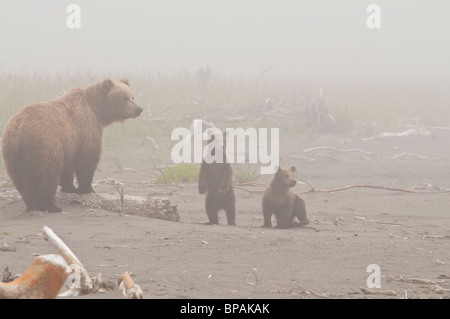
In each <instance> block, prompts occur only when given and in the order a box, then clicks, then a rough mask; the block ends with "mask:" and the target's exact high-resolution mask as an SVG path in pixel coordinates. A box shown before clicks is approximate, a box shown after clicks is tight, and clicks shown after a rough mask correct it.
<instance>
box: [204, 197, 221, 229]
mask: <svg viewBox="0 0 450 319" xmlns="http://www.w3.org/2000/svg"><path fill="white" fill-rule="evenodd" d="M205 208H206V215H207V216H208V220H209V222H208V223H207V224H208V225H213V224H219V203H218V199H217V198H215V197H213V196H209V194H207V195H206V202H205Z"/></svg>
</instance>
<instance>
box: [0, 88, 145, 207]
mask: <svg viewBox="0 0 450 319" xmlns="http://www.w3.org/2000/svg"><path fill="white" fill-rule="evenodd" d="M133 100H134V97H133V94H132V92H131V90H130V88H129V82H128V80H120V81H112V80H110V79H105V80H103V81H101V82H99V83H97V84H94V85H92V86H89V87H86V88H75V89H72V90H70V91H69V92H68V93H67V94H66V95H64V96H62V97H60V98H58V99H56V100H52V101H48V102H42V103H35V104H31V105H28V106H25V107H23V108H22V110H21V111H20V112H19V113H18V114H16V115H15V116H14V117H12V118H11V119H10V120H9V122H8V123H7V125H6V127H5V130H4V131H3V136H2V153H3V158H4V162H5V166H6V171H7V173H8V175H9V176H10V177H11V179H12V181H13V183H14V185H15V186H16V188H17V190H18V191H19V192H20V194H21V195H22V199H23V200H24V202H25V204H26V205H27V211H33V210H38V211H48V212H61V211H62V210H61V208H59V207H57V206H55V204H54V198H55V194H56V191H57V188H58V184H59V185H61V186H62V188H61V191H62V192H66V193H78V194H87V193H91V192H93V189H92V185H91V184H92V179H93V177H94V172H95V169H96V168H97V164H98V162H99V160H100V153H101V150H102V136H103V128H104V127H105V126H107V125H109V124H111V123H113V122H115V121H123V120H125V119H128V118H135V117H138V116H139V115H140V114H141V112H142V108H141V107H139V106H137V105H136V104H135V103H134V101H133ZM74 174H75V175H76V177H77V181H78V188H75V186H74V185H73V181H74Z"/></svg>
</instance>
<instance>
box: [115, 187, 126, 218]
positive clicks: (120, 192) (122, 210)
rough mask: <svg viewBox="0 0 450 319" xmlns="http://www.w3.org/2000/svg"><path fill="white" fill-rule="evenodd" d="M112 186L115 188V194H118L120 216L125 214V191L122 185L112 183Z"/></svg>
mask: <svg viewBox="0 0 450 319" xmlns="http://www.w3.org/2000/svg"><path fill="white" fill-rule="evenodd" d="M114 187H115V188H116V191H117V194H118V195H119V201H120V216H123V215H124V214H125V193H124V191H123V188H122V187H120V186H118V185H114Z"/></svg>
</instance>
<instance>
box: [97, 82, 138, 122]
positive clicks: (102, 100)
mask: <svg viewBox="0 0 450 319" xmlns="http://www.w3.org/2000/svg"><path fill="white" fill-rule="evenodd" d="M96 91H97V93H98V94H99V96H98V97H99V100H98V101H99V103H98V104H99V105H97V107H98V108H99V111H100V112H98V114H99V117H100V120H101V122H102V123H104V124H105V125H108V124H111V123H113V122H116V121H124V120H126V119H129V118H135V117H138V116H139V115H140V114H141V113H142V110H143V109H142V107H140V106H138V105H137V104H136V103H134V96H133V93H132V92H131V89H130V82H129V81H128V79H123V80H120V81H113V80H111V79H105V80H103V81H102V82H100V83H98V84H97V85H96Z"/></svg>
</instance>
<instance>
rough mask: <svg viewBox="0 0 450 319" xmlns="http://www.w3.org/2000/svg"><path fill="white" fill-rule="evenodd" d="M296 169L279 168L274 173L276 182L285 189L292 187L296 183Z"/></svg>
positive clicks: (292, 167) (293, 167)
mask: <svg viewBox="0 0 450 319" xmlns="http://www.w3.org/2000/svg"><path fill="white" fill-rule="evenodd" d="M296 171H297V169H296V168H295V166H291V168H281V167H279V168H278V170H277V172H276V173H275V179H276V181H277V182H278V183H279V184H280V185H283V186H285V187H288V188H289V187H294V186H295V184H296V183H297V181H296V180H295V172H296Z"/></svg>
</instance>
